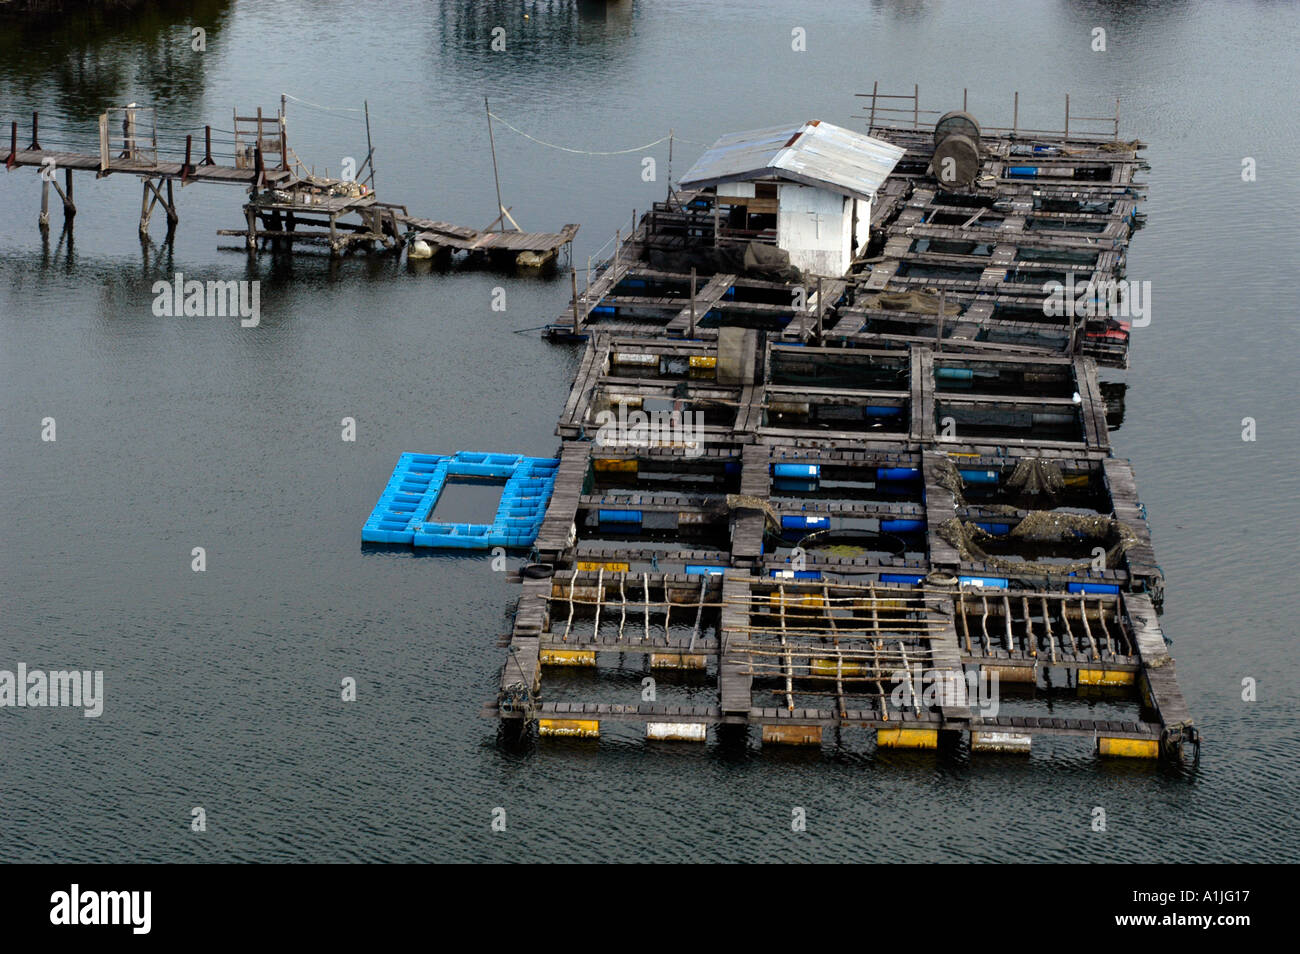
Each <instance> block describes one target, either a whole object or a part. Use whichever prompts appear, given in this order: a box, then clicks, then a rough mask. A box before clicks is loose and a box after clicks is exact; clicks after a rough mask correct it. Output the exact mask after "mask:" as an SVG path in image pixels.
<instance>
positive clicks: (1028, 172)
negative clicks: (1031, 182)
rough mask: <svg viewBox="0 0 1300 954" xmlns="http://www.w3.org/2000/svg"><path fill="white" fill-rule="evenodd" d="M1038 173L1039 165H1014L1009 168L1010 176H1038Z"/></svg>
mask: <svg viewBox="0 0 1300 954" xmlns="http://www.w3.org/2000/svg"><path fill="white" fill-rule="evenodd" d="M1036 175H1038V167H1037V166H1012V167H1011V168H1010V169H1008V170H1007V176H1008V177H1015V176H1036Z"/></svg>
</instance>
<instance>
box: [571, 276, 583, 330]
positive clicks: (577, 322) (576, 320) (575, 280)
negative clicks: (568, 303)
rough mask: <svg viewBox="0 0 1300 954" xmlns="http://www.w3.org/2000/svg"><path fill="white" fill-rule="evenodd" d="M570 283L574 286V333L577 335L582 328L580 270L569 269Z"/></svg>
mask: <svg viewBox="0 0 1300 954" xmlns="http://www.w3.org/2000/svg"><path fill="white" fill-rule="evenodd" d="M569 281H570V283H571V284H572V285H573V333H574V334H575V335H576V334H578V332H579V331H580V330H581V328H582V319H580V318H579V317H578V270H577V269H576V268H570V269H569Z"/></svg>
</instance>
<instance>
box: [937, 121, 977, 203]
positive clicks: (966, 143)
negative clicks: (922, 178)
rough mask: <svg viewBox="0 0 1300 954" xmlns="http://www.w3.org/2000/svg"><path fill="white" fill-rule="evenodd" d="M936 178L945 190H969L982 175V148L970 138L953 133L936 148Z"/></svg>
mask: <svg viewBox="0 0 1300 954" xmlns="http://www.w3.org/2000/svg"><path fill="white" fill-rule="evenodd" d="M932 166H933V168H934V177H935V178H936V179H938V180H939V186H940V188H943V189H948V190H954V189H968V188H970V187H971V186H972V185H973V184H974V182H975V178H976V177H977V176H978V175H979V174H980V148H979V145H978V144H977V142H976V140H973V139H971V138H970V137H969V136H962V135H960V134H958V133H951V134H950V135H947V136H945V137H944V138H943V139H942V140H941V141H940V142H939V144H938V145H937V146H935V147H934V159H933V160H932Z"/></svg>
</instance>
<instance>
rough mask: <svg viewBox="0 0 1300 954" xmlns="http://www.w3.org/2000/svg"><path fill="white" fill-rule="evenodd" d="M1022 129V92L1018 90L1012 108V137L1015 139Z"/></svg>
mask: <svg viewBox="0 0 1300 954" xmlns="http://www.w3.org/2000/svg"><path fill="white" fill-rule="evenodd" d="M1019 129H1020V90H1016V98H1015V101H1014V104H1013V105H1012V107H1011V135H1012V137H1013V138H1014V137H1015V135H1016V133H1017V131H1018V130H1019Z"/></svg>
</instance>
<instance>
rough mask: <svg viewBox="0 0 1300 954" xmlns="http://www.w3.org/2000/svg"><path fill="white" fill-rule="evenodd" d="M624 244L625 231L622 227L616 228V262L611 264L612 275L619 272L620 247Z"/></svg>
mask: <svg viewBox="0 0 1300 954" xmlns="http://www.w3.org/2000/svg"><path fill="white" fill-rule="evenodd" d="M622 245H623V231H622V229H615V230H614V264H613V265H611V266H610V274H611V275H617V274H618V254H619V249H620V247H621V246H622Z"/></svg>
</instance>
